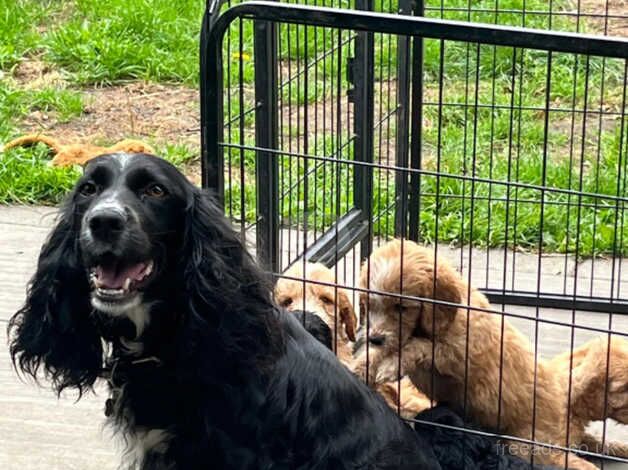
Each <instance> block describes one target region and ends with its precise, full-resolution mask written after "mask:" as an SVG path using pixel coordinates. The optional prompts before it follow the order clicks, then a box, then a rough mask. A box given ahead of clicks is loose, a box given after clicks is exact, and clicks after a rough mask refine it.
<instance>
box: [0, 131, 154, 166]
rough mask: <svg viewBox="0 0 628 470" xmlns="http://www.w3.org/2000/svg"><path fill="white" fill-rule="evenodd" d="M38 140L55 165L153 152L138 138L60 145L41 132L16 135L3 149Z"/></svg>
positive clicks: (33, 143) (30, 143)
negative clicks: (105, 144)
mask: <svg viewBox="0 0 628 470" xmlns="http://www.w3.org/2000/svg"><path fill="white" fill-rule="evenodd" d="M40 142H41V143H42V144H45V145H47V146H48V147H50V150H51V153H52V154H53V155H54V157H53V158H52V164H53V165H55V166H71V165H85V164H86V163H87V162H88V161H89V160H91V159H92V158H94V157H97V156H98V155H103V154H105V153H115V152H126V153H150V154H153V153H155V151H154V150H153V148H152V147H151V146H150V145H148V144H145V143H144V142H141V141H139V140H133V139H124V140H121V141H120V142H118V143H117V144H115V145H112V146H111V147H100V146H98V145H92V144H69V145H62V144H60V143H59V141H57V140H56V139H54V138H52V137H48V136H45V135H42V134H28V135H25V136H22V137H18V138H17V139H14V140H12V141H11V142H9V143H7V144H6V145H5V146H4V150H6V149H10V148H14V147H29V146H31V145H35V144H37V143H40Z"/></svg>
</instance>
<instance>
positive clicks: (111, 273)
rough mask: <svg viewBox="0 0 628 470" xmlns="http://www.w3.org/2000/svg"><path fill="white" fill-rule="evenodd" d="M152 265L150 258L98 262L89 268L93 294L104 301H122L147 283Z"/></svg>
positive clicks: (151, 271)
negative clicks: (136, 261)
mask: <svg viewBox="0 0 628 470" xmlns="http://www.w3.org/2000/svg"><path fill="white" fill-rule="evenodd" d="M154 266H155V265H154V262H153V261H152V260H146V261H141V262H138V263H125V262H123V261H120V260H113V261H111V262H108V263H106V264H104V263H103V264H98V265H96V266H94V267H93V268H92V269H91V270H90V280H91V283H92V287H93V289H94V294H95V295H96V296H97V297H99V298H100V299H101V300H103V301H106V302H118V301H123V300H125V299H127V298H128V297H131V296H133V295H135V293H136V292H137V291H138V290H140V289H141V288H142V287H144V286H145V285H146V284H147V283H148V281H149V279H150V278H151V274H152V273H153V270H154Z"/></svg>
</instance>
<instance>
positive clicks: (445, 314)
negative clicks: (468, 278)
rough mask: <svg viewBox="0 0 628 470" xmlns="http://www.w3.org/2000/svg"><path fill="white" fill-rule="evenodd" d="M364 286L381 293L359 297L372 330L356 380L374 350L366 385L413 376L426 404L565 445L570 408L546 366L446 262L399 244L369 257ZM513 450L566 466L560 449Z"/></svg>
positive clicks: (576, 463)
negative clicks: (443, 405) (449, 406)
mask: <svg viewBox="0 0 628 470" xmlns="http://www.w3.org/2000/svg"><path fill="white" fill-rule="evenodd" d="M402 254H403V256H402ZM360 287H361V288H362V289H369V290H371V291H375V293H371V294H369V295H367V294H366V293H363V294H361V296H360V304H361V308H363V309H364V310H365V311H366V312H367V313H368V315H369V331H368V336H366V337H365V340H364V341H361V342H360V341H358V343H359V345H360V347H358V348H357V351H356V360H355V363H354V370H355V371H356V372H357V373H358V374H360V375H362V376H366V372H367V370H366V369H367V367H366V365H367V364H366V354H367V345H368V354H369V368H368V378H369V381H373V382H374V383H376V384H379V383H385V382H389V381H391V380H395V379H397V378H398V377H400V376H403V375H408V376H409V377H410V379H411V380H412V382H413V383H414V384H415V385H416V386H417V387H418V388H419V389H420V390H423V391H424V392H425V393H426V394H427V395H428V396H429V397H430V398H432V399H433V400H436V401H438V402H441V403H451V404H453V405H455V406H457V407H459V408H460V409H462V410H464V411H465V412H466V415H467V416H468V417H470V418H471V420H472V421H473V422H475V423H477V424H479V425H480V426H482V427H484V428H486V429H495V430H497V431H498V432H500V433H504V434H509V435H514V436H518V437H521V438H525V439H531V440H535V441H538V442H543V443H548V444H555V445H565V443H566V439H565V417H566V400H565V398H564V393H563V392H562V387H561V386H560V383H559V381H558V380H557V379H556V378H555V377H554V373H553V371H552V370H551V369H550V368H548V367H546V365H545V364H544V363H543V362H539V363H538V364H537V365H536V371H535V360H534V354H533V351H532V349H531V347H530V345H529V341H528V340H527V338H525V337H524V336H523V335H522V334H521V333H520V332H519V331H518V330H517V329H516V328H515V327H513V326H512V325H511V324H510V323H509V322H508V321H507V320H506V319H504V318H502V316H500V315H495V314H491V313H485V312H482V311H480V310H476V309H474V308H473V307H478V308H482V309H486V308H489V307H490V305H489V303H488V300H487V299H486V298H485V297H484V295H482V294H481V293H480V292H478V291H477V290H475V289H472V288H471V287H469V286H468V285H467V284H466V283H465V282H464V281H463V280H462V279H461V277H460V275H459V274H458V273H457V272H456V271H455V270H454V269H453V268H452V267H451V266H450V265H449V264H448V263H447V262H446V261H445V260H443V259H442V258H439V259H438V262H436V260H435V259H434V256H433V251H432V250H427V249H425V248H423V247H420V246H419V245H417V244H415V243H413V242H410V241H403V242H402V241H400V240H395V241H392V242H390V243H387V244H386V245H383V246H381V247H380V248H378V249H376V250H375V251H374V252H373V253H372V255H371V257H370V262H368V263H365V265H364V266H363V268H362V271H361V275H360ZM390 294H392V295H390ZM400 294H401V297H400ZM406 296H409V297H406ZM431 299H434V300H435V301H436V302H434V301H431ZM467 306H469V307H471V308H469V307H467ZM502 329H503V332H502ZM366 334H367V333H366V331H361V332H360V335H366ZM400 355H401V356H400ZM399 357H401V359H399ZM399 362H400V365H401V368H400V369H399V367H398V364H399ZM535 372H536V373H535ZM534 407H535V409H534ZM510 448H511V450H512V451H513V452H515V453H517V454H519V455H520V456H521V457H524V458H528V457H530V454H532V453H534V455H535V457H534V458H535V461H536V462H539V463H545V464H557V465H559V466H561V465H564V463H565V457H566V456H565V453H564V452H562V451H559V450H553V449H547V448H543V447H538V446H529V445H525V444H524V445H522V444H519V445H515V444H513V445H511V446H510ZM567 458H568V467H569V468H576V469H588V470H591V469H594V468H596V467H595V466H594V465H592V464H590V463H589V462H587V461H585V460H583V459H581V458H579V457H577V456H576V455H574V454H571V453H568V455H567Z"/></svg>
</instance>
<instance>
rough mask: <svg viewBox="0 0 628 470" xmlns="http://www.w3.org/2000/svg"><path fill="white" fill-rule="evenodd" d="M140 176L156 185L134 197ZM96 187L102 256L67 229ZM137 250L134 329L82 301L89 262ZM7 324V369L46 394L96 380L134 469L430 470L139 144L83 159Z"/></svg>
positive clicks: (230, 238) (219, 226)
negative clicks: (112, 208) (114, 235)
mask: <svg viewBox="0 0 628 470" xmlns="http://www.w3.org/2000/svg"><path fill="white" fill-rule="evenodd" d="M123 162H124V163H123ZM151 181H157V182H158V183H159V184H161V185H162V186H163V187H164V189H165V194H166V196H163V197H160V198H158V199H151V198H150V197H148V196H146V192H145V190H144V189H142V188H144V187H145V185H146V184H152V183H151ZM85 184H91V185H92V186H88V187H85V186H84V185H85ZM82 185H83V186H82ZM93 188H97V191H96V192H95V193H92V190H93ZM104 197H107V198H109V199H108V200H111V198H114V199H116V198H117V199H116V201H117V203H118V204H120V205H121V207H122V206H123V207H124V209H125V210H127V212H132V213H133V214H135V215H134V216H133V217H131V218H129V221H130V222H129V225H128V227H125V228H124V233H123V235H124V236H123V237H121V240H126V241H124V242H123V241H120V243H118V244H113V245H112V246H110V247H109V248H108V250H109V251H107V252H104V251H103V250H100V251H97V250H96V251H94V250H95V249H92V247H91V245H89V244H88V243H86V242H85V237H84V236H81V234H83V233H84V229H85V226H84V225H85V220H86V219H87V218H88V214H89V213H90V210H91V209H93V207H94V204H96V203H97V201H100V200H101V199H102V198H104ZM82 230H83V231H82ZM143 240H148V242H147V243H144V242H142V243H140V242H138V241H143ZM139 251H142V252H146V253H147V254H149V255H150V256H151V257H153V258H154V259H155V260H156V268H155V269H156V274H155V275H154V279H153V280H152V281H151V282H150V284H148V285H147V286H145V287H143V288H142V291H141V295H142V305H143V308H145V309H146V312H147V313H146V314H147V315H148V316H149V320H150V321H147V322H146V324H145V325H144V327H142V328H140V327H139V326H138V324H137V322H134V321H133V318H132V317H131V316H130V315H127V316H125V315H115V316H112V315H110V314H108V313H106V312H103V311H99V310H96V309H95V308H94V307H93V306H92V305H93V304H94V301H93V298H92V302H91V303H90V295H93V291H92V286H91V285H90V282H89V272H90V271H89V269H90V266H89V264H90V263H91V261H89V260H91V259H98V257H100V258H102V257H103V256H104V257H111V256H117V257H118V258H119V259H122V260H125V259H129V258H133V257H134V256H136V255H137V253H138V252H139ZM103 253H104V254H103ZM111 253H113V254H111ZM116 253H117V254H116ZM116 262H117V261H116ZM9 334H10V336H9V337H10V351H11V354H12V356H13V361H14V364H15V365H16V367H17V368H18V369H20V370H21V371H23V372H24V373H26V374H30V375H32V376H33V377H37V375H38V372H39V371H41V370H43V372H44V376H45V377H46V378H48V379H50V380H51V382H52V385H53V386H54V388H55V389H56V390H57V391H59V392H60V391H61V390H63V389H64V388H68V387H70V388H75V389H78V390H79V392H81V393H82V392H84V391H85V390H88V389H89V388H90V387H91V386H92V385H93V384H94V382H95V381H96V380H97V379H98V378H105V379H107V380H108V382H109V385H110V389H111V398H110V400H109V401H108V407H107V408H108V412H109V413H110V415H111V417H110V419H111V421H112V422H113V423H114V425H115V426H116V427H117V428H118V429H119V430H120V431H121V432H122V433H123V434H124V436H125V438H126V440H127V442H128V443H129V445H130V447H131V448H132V449H131V450H134V451H135V452H136V453H135V454H134V456H135V458H136V462H135V463H137V464H139V466H140V467H141V468H143V469H146V470H147V469H151V470H160V469H185V470H189V469H255V470H262V469H271V468H272V469H335V470H336V469H337V470H342V469H390V470H392V469H438V468H439V465H438V463H437V462H436V460H435V458H434V455H433V454H432V451H431V449H430V447H429V445H427V444H426V443H425V442H424V441H423V440H422V439H421V438H420V437H419V436H418V435H417V434H416V433H414V432H413V431H412V430H411V429H410V428H409V427H408V426H407V425H405V424H404V423H403V422H402V421H401V420H400V419H399V418H398V417H397V416H396V415H395V414H394V413H393V412H392V411H391V410H390V409H389V408H388V407H387V406H386V404H385V403H384V401H383V400H382V399H380V398H379V397H378V396H377V395H376V394H374V393H373V392H372V391H370V390H369V389H368V388H367V387H366V386H365V385H364V384H362V383H361V382H360V381H359V380H358V379H357V378H356V377H354V376H353V375H352V374H351V373H350V372H349V371H348V370H347V369H346V368H345V367H343V366H342V365H341V364H340V363H339V362H338V361H337V359H336V358H335V357H334V356H333V354H332V353H331V352H330V351H329V350H327V349H326V348H325V347H324V346H323V345H321V344H319V343H318V341H316V340H315V339H314V338H313V337H312V336H310V335H309V334H307V333H306V331H305V330H304V329H303V327H302V326H301V325H300V324H299V322H298V320H297V319H296V318H294V316H293V315H291V314H290V315H289V314H286V313H284V312H281V311H279V310H277V308H276V307H275V306H274V305H273V302H272V297H271V289H270V286H269V284H268V282H267V279H266V277H265V275H264V274H263V273H262V272H261V271H260V269H259V268H258V266H257V265H256V263H255V262H254V261H253V260H252V259H251V257H250V256H249V255H248V254H247V252H246V251H245V249H244V248H243V246H242V244H241V242H240V239H239V237H238V236H237V235H236V233H235V232H234V231H233V229H232V227H231V226H230V224H229V222H228V221H227V220H226V219H225V218H224V216H223V215H222V212H221V210H220V208H219V206H218V205H217V204H216V203H215V202H214V200H213V198H212V197H211V196H210V195H209V194H208V193H206V192H203V191H201V190H199V189H197V188H195V187H194V186H192V185H191V184H190V183H189V182H188V181H187V180H186V179H185V177H184V176H183V175H182V174H181V173H179V172H178V171H177V170H176V169H175V168H174V167H173V166H172V165H170V164H168V163H167V162H165V161H163V160H161V159H158V158H155V157H152V156H148V155H137V156H130V155H110V156H104V157H100V158H98V159H95V160H93V161H92V162H91V163H90V164H89V165H88V166H87V168H86V171H85V175H84V176H83V178H82V179H81V181H79V183H78V184H77V189H75V190H74V191H73V192H72V194H71V195H70V196H69V199H68V202H67V204H66V205H65V206H64V208H63V210H62V215H61V218H60V220H59V223H58V224H57V226H56V227H55V229H54V230H53V233H52V235H51V236H50V238H49V240H48V241H47V242H46V244H45V245H44V247H43V249H42V253H41V256H40V258H39V264H38V267H37V272H36V273H35V276H34V277H33V280H32V282H31V286H30V289H29V292H28V297H27V300H26V303H25V305H24V307H23V308H22V309H20V310H19V311H18V312H17V313H16V314H15V315H14V317H13V318H12V319H11V322H10V325H9ZM103 341H104V342H105V343H106V344H107V345H108V347H107V351H111V353H110V354H109V355H108V356H107V357H104V355H105V353H104V352H103V348H102V346H101V344H102V343H103ZM130 342H133V343H134V344H135V345H136V346H137V345H139V346H141V348H140V349H139V350H136V351H133V348H129V343H130ZM131 459H133V456H131Z"/></svg>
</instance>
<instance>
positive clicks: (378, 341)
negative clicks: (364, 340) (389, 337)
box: [369, 335, 386, 346]
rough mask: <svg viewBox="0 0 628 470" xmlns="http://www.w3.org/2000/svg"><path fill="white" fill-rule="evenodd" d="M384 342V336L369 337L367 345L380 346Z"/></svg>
mask: <svg viewBox="0 0 628 470" xmlns="http://www.w3.org/2000/svg"><path fill="white" fill-rule="evenodd" d="M385 342H386V336H384V335H371V336H369V343H371V344H372V345H373V346H382V345H383V344H384V343H385Z"/></svg>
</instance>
